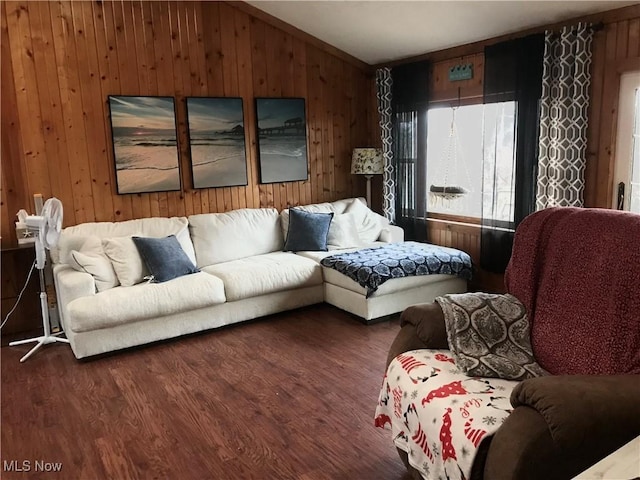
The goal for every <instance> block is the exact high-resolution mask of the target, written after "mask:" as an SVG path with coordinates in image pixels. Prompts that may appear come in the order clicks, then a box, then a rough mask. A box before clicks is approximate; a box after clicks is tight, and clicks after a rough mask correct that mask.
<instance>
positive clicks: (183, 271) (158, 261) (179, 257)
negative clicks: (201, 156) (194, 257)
mask: <svg viewBox="0 0 640 480" xmlns="http://www.w3.org/2000/svg"><path fill="white" fill-rule="evenodd" d="M132 239H133V243H135V245H136V248H137V249H138V252H139V253H140V256H141V257H142V261H143V262H144V263H145V265H146V266H147V269H148V270H149V272H151V275H152V276H153V277H152V281H153V282H166V281H169V280H172V279H174V278H178V277H182V276H183V275H189V274H190V273H197V272H199V271H200V270H199V269H198V268H196V266H195V265H194V264H193V262H192V261H191V260H190V259H189V257H188V256H187V254H186V253H184V250H183V249H182V246H180V243H179V242H178V239H177V238H176V236H175V235H169V236H168V237H165V238H146V237H132Z"/></svg>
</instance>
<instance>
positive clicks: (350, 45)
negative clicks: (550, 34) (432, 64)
mask: <svg viewBox="0 0 640 480" xmlns="http://www.w3.org/2000/svg"><path fill="white" fill-rule="evenodd" d="M247 3H249V4H251V5H253V6H254V7H256V8H259V9H260V10H263V11H265V12H267V13H269V14H271V15H273V16H274V17H277V18H279V19H280V20H283V21H285V22H287V23H289V24H291V25H293V26H295V27H297V28H299V29H300V30H302V31H304V32H306V33H309V34H310V35H313V36H314V37H316V38H319V39H320V40H323V41H324V42H326V43H328V44H330V45H333V46H334V47H336V48H339V49H340V50H342V51H344V52H347V53H349V54H350V55H352V56H354V57H356V58H359V59H360V60H362V61H364V62H366V63H369V64H377V63H383V62H388V61H393V60H399V59H402V58H407V57H411V56H415V55H420V54H423V53H428V52H433V51H436V50H442V49H445V48H449V47H454V46H457V45H463V44H466V43H472V42H476V41H479V40H485V39H488V38H492V37H496V36H499V35H504V34H507V33H512V32H517V31H520V30H525V29H527V28H531V27H536V26H540V25H546V24H550V23H555V22H559V21H562V20H566V19H570V18H574V17H578V16H581V15H586V14H590V13H596V12H601V11H604V10H612V9H615V8H621V7H624V6H627V5H633V4H636V3H638V2H637V1H636V2H634V1H613V0H605V1H602V0H601V1H526V0H521V1H421V0H416V1H386V0H381V1H315V0H309V1H304V0H302V1H300V0H297V1H249V2H247Z"/></svg>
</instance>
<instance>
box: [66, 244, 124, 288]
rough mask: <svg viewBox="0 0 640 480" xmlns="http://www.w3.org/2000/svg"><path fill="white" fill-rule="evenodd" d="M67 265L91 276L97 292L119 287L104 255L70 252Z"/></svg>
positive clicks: (110, 265) (114, 273) (109, 261)
mask: <svg viewBox="0 0 640 480" xmlns="http://www.w3.org/2000/svg"><path fill="white" fill-rule="evenodd" d="M69 265H71V267H72V268H73V269H74V270H77V271H78V272H85V273H88V274H89V275H91V276H92V277H93V279H94V281H95V283H96V290H97V291H98V292H103V291H105V290H109V289H110V288H113V287H117V286H118V285H120V282H119V281H118V277H117V275H116V272H115V270H114V269H113V265H112V264H111V260H109V258H107V257H106V256H105V255H104V254H100V253H95V252H87V253H85V252H82V251H80V252H79V251H77V250H71V252H70V254H69Z"/></svg>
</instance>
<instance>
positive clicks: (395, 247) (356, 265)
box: [320, 242, 473, 298]
mask: <svg viewBox="0 0 640 480" xmlns="http://www.w3.org/2000/svg"><path fill="white" fill-rule="evenodd" d="M320 263H321V265H322V266H324V267H329V268H333V269H334V270H337V271H338V272H340V273H342V274H343V275H346V276H347V277H349V278H350V279H352V280H354V281H355V282H357V283H359V284H360V285H361V286H362V287H363V288H366V289H367V298H368V297H370V296H371V295H372V294H373V293H374V292H375V291H376V290H377V289H378V287H379V286H380V285H382V284H383V283H384V282H386V281H387V280H391V279H392V278H400V277H411V276H416V275H433V274H447V275H457V276H459V277H462V278H464V279H466V280H471V273H472V271H473V268H472V264H471V257H470V256H469V255H468V254H466V253H465V252H463V251H461V250H456V249H455V248H447V247H440V246H437V245H430V244H428V243H418V242H401V243H389V244H387V245H383V246H380V247H372V248H364V249H362V250H357V251H355V252H348V253H339V254H336V255H331V256H328V257H325V258H323V259H322V261H321V262H320Z"/></svg>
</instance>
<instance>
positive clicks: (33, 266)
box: [0, 260, 36, 330]
mask: <svg viewBox="0 0 640 480" xmlns="http://www.w3.org/2000/svg"><path fill="white" fill-rule="evenodd" d="M35 266H36V261H35V260H34V261H33V263H32V264H31V269H29V275H27V280H26V281H25V282H24V286H23V287H22V290H20V293H19V294H18V298H17V299H16V303H14V304H13V308H11V310H10V311H9V313H7V316H6V317H4V320H3V321H2V325H0V330H2V328H3V327H4V324H5V323H7V320H9V317H10V316H11V314H12V313H13V312H14V310H15V309H16V307H17V306H18V304H19V303H20V299H21V298H22V294H23V293H24V291H25V290H26V289H27V285H29V280H31V274H32V273H33V269H34V268H35Z"/></svg>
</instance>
